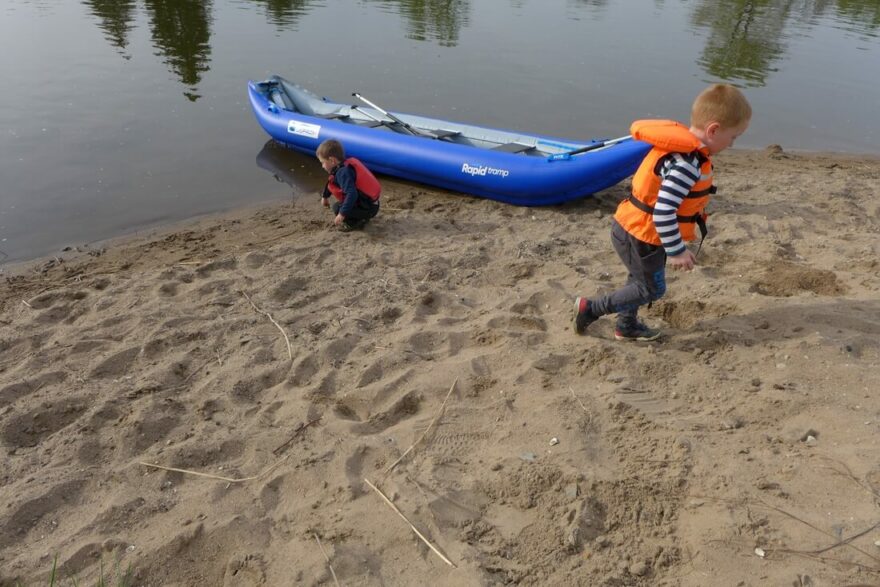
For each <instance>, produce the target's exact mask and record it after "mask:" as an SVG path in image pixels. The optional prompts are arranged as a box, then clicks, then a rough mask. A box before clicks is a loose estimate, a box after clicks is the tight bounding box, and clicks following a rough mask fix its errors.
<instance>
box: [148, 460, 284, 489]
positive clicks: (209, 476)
mask: <svg viewBox="0 0 880 587" xmlns="http://www.w3.org/2000/svg"><path fill="white" fill-rule="evenodd" d="M288 457H290V455H285V456H284V458H282V459H279V460H277V461H275V462H274V463H273V464H271V465H269V466H268V467H266V468H265V469H263V472H262V473H260V474H259V475H254V476H253V477H242V478H239V479H235V478H233V477H223V476H221V475H212V474H211V473H201V472H199V471H190V470H189V469H177V468H175V467H166V466H164V465H154V464H153V463H146V462H144V461H140V462H139V464H141V465H143V466H145V467H151V468H153V469H161V470H163V471H173V472H175V473H184V474H186V475H195V476H197V477H205V478H206V479H216V480H217V481H226V482H227V483H244V482H245V481H255V480H257V479H260V478H262V477H265V476H266V475H268V474H269V473H270V472H272V471H273V470H275V469H276V468H277V467H278V465H280V464H281V463H283V462H284V461H286V460H287V459H288Z"/></svg>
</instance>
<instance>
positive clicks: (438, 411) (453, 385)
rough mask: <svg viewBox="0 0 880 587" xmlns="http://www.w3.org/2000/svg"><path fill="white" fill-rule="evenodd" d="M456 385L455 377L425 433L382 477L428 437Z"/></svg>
mask: <svg viewBox="0 0 880 587" xmlns="http://www.w3.org/2000/svg"><path fill="white" fill-rule="evenodd" d="M456 383H458V378H457V377H456V379H455V381H453V382H452V386H451V387H450V388H449V391H448V392H446V398H445V399H444V400H443V403H442V404H440V409H439V410H437V414H436V415H435V416H434V419H433V420H431V423H430V424H428V427H427V428H425V431H424V432H423V433H422V435H421V436H420V437H419V439H418V440H416V441H415V442H414V443H412V446H410V447H409V448H408V449H406V451H404V453H403V454H402V455H400V458H398V459H397V460H396V461H394V462H393V463H391V465H389V466H388V468H387V469H385V471H384V472H383V475H387V474H388V473H390V472H391V471H392V470H393V469H394V467H396V466H397V464H398V463H400V461H402V460H403V458H404V457H405V456H406V455H408V454H409V452H410V451H411V450H412V449H414V448H415V447H416V445H417V444H418V443H420V442H421V441H422V439H423V438H424V437H425V436H427V435H428V432H429V431H430V430H431V426H433V425H434V422H436V421H437V418H439V417H440V414H442V413H443V408H444V407H445V406H446V400H448V399H449V396H450V395H452V390H453V389H455V384H456Z"/></svg>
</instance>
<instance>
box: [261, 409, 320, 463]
mask: <svg viewBox="0 0 880 587" xmlns="http://www.w3.org/2000/svg"><path fill="white" fill-rule="evenodd" d="M320 419H321V416H318V417H317V418H315V419H314V420H310V421H309V422H306V423H305V424H303V425H301V426H300V427H299V428H297V429H296V430H294V431H293V436H291V437H290V438H289V439H287V442H285V443H284V444H282V445H281V446H279V447H278V448H276V449H275V450H273V451H272V454H275V455H277V454H278V453H279V452H281V449H283V448H286V447H287V446H288V445H289V444H290V443H291V442H293V441H294V440H295V439H296V437H297V436H299V435H300V434H302V431H303V430H305V429H306V428H308V427H309V426H311V425H312V424H314V423H315V422H317V421H318V420H320Z"/></svg>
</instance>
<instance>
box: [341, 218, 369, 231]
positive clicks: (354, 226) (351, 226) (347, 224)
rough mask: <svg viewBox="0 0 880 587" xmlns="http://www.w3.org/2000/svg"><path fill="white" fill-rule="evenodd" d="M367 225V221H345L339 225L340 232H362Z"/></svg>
mask: <svg viewBox="0 0 880 587" xmlns="http://www.w3.org/2000/svg"><path fill="white" fill-rule="evenodd" d="M366 225H367V221H366V220H343V221H342V224H340V225H339V230H341V231H342V232H350V231H352V230H361V229H362V228H363V227H364V226H366Z"/></svg>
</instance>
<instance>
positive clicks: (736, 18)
mask: <svg viewBox="0 0 880 587" xmlns="http://www.w3.org/2000/svg"><path fill="white" fill-rule="evenodd" d="M826 17H828V18H832V19H834V23H835V26H837V27H838V28H842V29H844V30H847V31H850V32H854V33H856V34H860V35H864V36H866V37H876V36H877V30H878V28H880V2H877V1H876V0H701V2H700V3H699V4H698V5H697V6H696V8H695V9H694V12H693V16H692V23H693V24H694V26H696V27H698V28H705V29H708V31H709V37H708V40H707V42H706V47H705V49H704V50H703V53H702V55H701V56H700V58H699V59H698V60H697V61H698V63H699V64H700V65H701V66H702V67H703V68H704V69H705V71H706V72H707V73H709V74H711V75H712V76H714V77H716V78H720V79H723V80H725V81H729V82H732V83H737V82H738V83H741V84H744V85H747V86H763V85H765V84H766V82H767V77H768V76H769V74H771V73H772V72H774V71H776V69H775V67H774V63H776V62H777V61H779V60H781V58H782V57H783V56H784V54H785V51H786V43H785V41H786V40H787V39H788V38H789V37H790V34H787V33H786V27H788V26H789V25H793V26H797V27H799V28H801V29H809V28H811V27H814V26H818V24H819V19H821V18H826Z"/></svg>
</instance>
